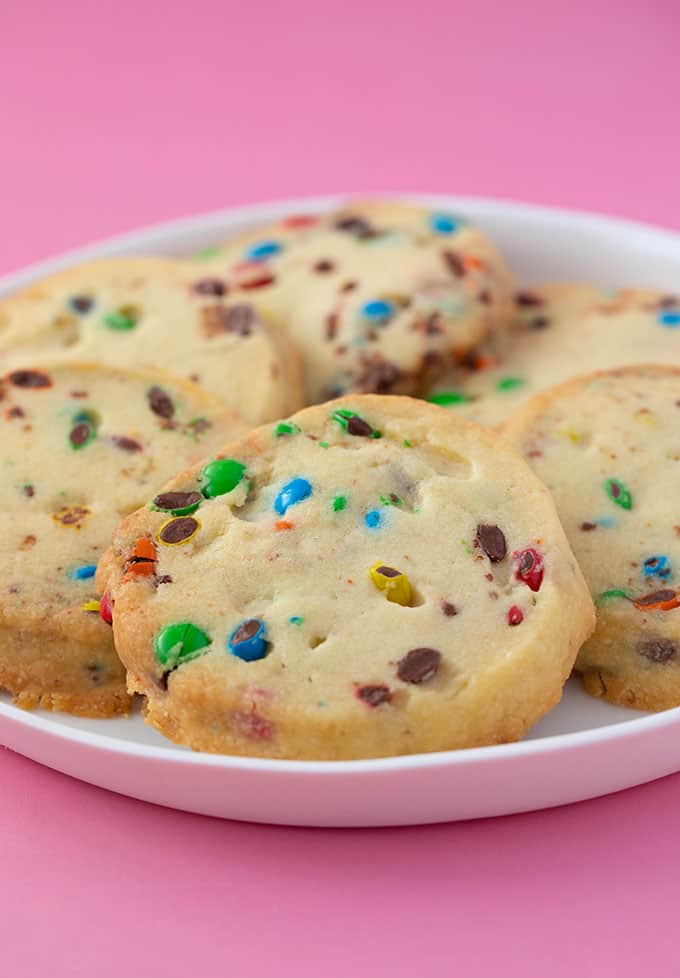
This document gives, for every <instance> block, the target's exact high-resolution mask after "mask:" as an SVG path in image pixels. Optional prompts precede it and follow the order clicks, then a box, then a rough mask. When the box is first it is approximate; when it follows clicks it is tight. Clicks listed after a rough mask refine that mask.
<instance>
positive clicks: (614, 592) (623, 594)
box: [595, 587, 630, 605]
mask: <svg viewBox="0 0 680 978" xmlns="http://www.w3.org/2000/svg"><path fill="white" fill-rule="evenodd" d="M615 598H625V599H626V600H629V599H630V595H629V594H628V592H627V591H622V590H621V588H618V587H613V588H610V590H609V591H603V592H602V593H601V594H598V595H597V597H596V598H595V604H596V605H601V604H606V603H607V602H608V601H613V600H614V599H615Z"/></svg>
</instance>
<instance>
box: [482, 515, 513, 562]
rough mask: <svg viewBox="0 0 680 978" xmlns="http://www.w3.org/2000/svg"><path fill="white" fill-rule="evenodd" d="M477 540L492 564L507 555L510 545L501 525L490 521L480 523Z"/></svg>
mask: <svg viewBox="0 0 680 978" xmlns="http://www.w3.org/2000/svg"><path fill="white" fill-rule="evenodd" d="M476 540H477V543H478V544H479V546H480V547H481V548H482V550H483V551H484V553H485V554H486V556H487V557H488V558H489V560H490V561H491V563H492V564H497V563H498V562H499V561H501V560H503V559H504V558H505V557H506V555H507V552H508V545H507V543H506V542H505V534H504V533H503V531H502V530H501V528H500V527H498V526H495V525H493V524H490V523H480V524H479V526H478V527H477V536H476Z"/></svg>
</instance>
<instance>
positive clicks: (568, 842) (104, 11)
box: [0, 0, 680, 978]
mask: <svg viewBox="0 0 680 978" xmlns="http://www.w3.org/2000/svg"><path fill="white" fill-rule="evenodd" d="M589 8H597V9H589ZM674 9H675V15H674V13H673V11H674ZM0 92H1V94H0V176H1V178H2V182H1V184H0V231H1V233H0V273H1V272H5V271H10V270H12V269H14V268H17V267H20V266H21V265H22V264H25V263H27V262H30V261H34V260H37V259H39V258H42V257H46V256H48V255H50V254H52V253H55V252H58V251H60V250H62V249H64V248H67V247H71V246H75V245H79V244H84V243H87V242H88V241H90V240H91V239H95V238H99V237H103V236H105V235H108V234H111V233H114V232H117V231H122V230H125V229H130V228H133V227H136V226H139V225H143V224H146V223H149V222H153V221H157V220H163V219H166V218H171V217H175V216H180V215H184V214H189V213H192V212H196V211H202V210H208V209H212V208H220V207H224V206H227V205H229V204H232V203H245V202H250V201H254V200H260V199H266V198H276V197H283V196H289V195H302V194H317V193H324V192H333V191H337V190H352V191H359V190H363V191H366V190H390V189H401V190H403V189H413V190H432V191H451V192H458V193H477V194H482V195H490V196H504V197H511V198H523V199H526V200H532V201H538V202H544V203H554V204H561V205H563V206H567V207H579V208H590V209H596V210H601V211H608V212H611V213H615V214H621V215H625V216H629V217H635V218H641V219H643V220H649V221H652V222H657V223H661V224H665V225H668V226H671V227H676V228H680V190H679V189H678V168H679V166H680V127H678V124H677V119H678V99H679V96H680V54H679V50H678V25H677V6H676V5H675V4H674V2H673V0H666V2H664V0H628V2H626V3H624V2H622V0H621V2H619V3H616V2H600V3H595V2H593V0H590V2H588V3H581V2H579V0H572V2H569V3H563V4H559V5H558V4H557V3H552V2H536V3H530V2H524V0H515V2H508V0H498V2H489V0H475V2H473V3H467V4H463V3H460V2H457V0H448V2H447V0H443V2H435V0H412V2H410V3H409V2H408V0H391V2H386V0H385V2H375V0H373V2H371V0H360V2H354V0H343V2H342V3H338V4H330V3H324V2H323V0H317V3H311V2H310V3H303V2H299V3H293V2H285V0H282V2H279V3H275V2H274V0H260V2H255V0H251V2H249V3H248V2H246V0H242V2H241V3H233V2H230V0H225V2H222V3H218V2H205V0H204V2H201V0H194V2H193V3H188V2H185V0H164V2H158V3H152V2H144V0H139V2H134V0H119V2H117V3H115V4H113V3H112V4H107V5H104V4H103V3H92V2H86V0H62V2H61V3H59V4H57V3H51V2H48V0H45V2H43V3H38V2H34V0H5V2H4V3H0ZM679 804H680V777H673V778H667V779H665V780H664V781H660V782H657V783H655V784H653V785H649V786H647V787H645V788H639V789H636V790H633V791H628V792H625V793H623V794H621V795H618V796H614V797H610V798H607V799H602V800H599V801H594V802H589V803H585V804H582V805H577V806H572V807H570V808H563V809H560V810H555V811H552V812H544V813H537V814H531V815H523V816H516V817H514V818H508V819H497V820H492V821H486V822H478V823H468V824H458V825H448V826H438V827H433V828H415V829H404V830H370V831H368V830H367V831H321V830H319V831H312V830H295V829H280V828H279V829H277V828H266V827H257V826H248V825H239V824H232V823H227V822H219V821H216V820H211V819H205V818H200V817H197V816H191V815H185V814H182V813H179V812H172V811H165V810H162V809H157V808H154V807H153V806H150V805H145V804H141V803H138V802H134V801H131V800H128V799H125V798H122V797H117V796H115V795H112V794H109V793H107V792H105V791H101V790H98V789H95V788H91V787H89V786H86V785H83V784H79V783H77V782H75V781H72V780H70V779H68V778H66V777H63V776H61V775H58V774H56V773H54V772H52V771H49V770H47V769H44V768H40V767H39V766H37V765H35V764H33V763H31V762H29V761H27V760H24V759H23V758H21V757H18V756H16V755H13V754H11V753H10V752H9V751H5V750H0V867H1V869H0V874H1V875H0V881H1V885H0V961H1V964H0V971H2V974H3V975H7V976H8V978H15V976H20V978H31V976H33V975H36V976H37V975H40V976H41V978H43V976H45V975H50V976H54V978H61V976H80V975H83V976H85V975H86V976H88V978H92V976H98V978H100V976H101V978H109V976H113V975H117V974H119V973H120V972H121V971H123V970H124V969H132V973H133V974H136V975H137V974H138V975H144V976H145V978H154V976H161V975H163V976H165V978H174V976H181V978H186V976H191V975H195V976H197V978H212V976H218V975H219V976H222V975H225V974H233V975H236V976H244V975H247V976H249V978H260V976H265V975H266V976H270V975H287V974H290V975H296V976H307V975H309V976H311V975H314V976H316V975H323V976H325V978H340V976H342V978H347V976H348V975H353V974H355V975H368V974H379V975H387V974H392V975H395V976H397V978H398V976H401V975H407V974H418V975H420V974H426V973H429V974H438V975H439V974H454V973H455V974H461V975H472V974H478V975H484V976H486V975H493V976H497V975H503V976H504V978H512V976H515V975H516V976H520V975H522V976H526V975H539V974H548V973H549V974H551V975H553V976H557V978H560V976H567V975H570V976H571V975H597V976H598V978H599V976H607V975H613V974H616V975H617V976H622V978H625V976H628V975H631V976H632V975H636V974H638V973H639V972H644V973H650V974H661V973H664V974H666V973H670V970H671V969H670V962H671V961H672V960H673V961H677V938H676V930H677V879H678V868H679V866H680V833H678V831H677V828H676V825H675V822H676V818H675V816H674V813H675V812H676V811H677V810H678V805H679Z"/></svg>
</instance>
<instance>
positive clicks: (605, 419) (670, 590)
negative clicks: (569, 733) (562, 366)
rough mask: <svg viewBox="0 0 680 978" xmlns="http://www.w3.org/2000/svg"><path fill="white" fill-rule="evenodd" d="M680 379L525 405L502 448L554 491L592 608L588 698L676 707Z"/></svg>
mask: <svg viewBox="0 0 680 978" xmlns="http://www.w3.org/2000/svg"><path fill="white" fill-rule="evenodd" d="M679 426H680V369H678V368H670V367H669V368H664V367H644V366H643V367H629V368H626V369H624V370H620V371H610V372H603V373H600V374H594V375H592V376H588V377H585V378H580V379H577V380H573V381H571V382H569V383H567V384H564V385H562V386H561V387H558V388H556V389H555V390H554V391H552V392H547V393H546V394H544V395H541V396H540V397H538V398H535V399H534V400H533V401H532V402H530V404H528V405H527V406H526V407H525V408H524V409H523V410H522V411H520V412H518V414H517V415H516V416H515V417H514V418H513V419H511V420H510V421H509V422H508V424H507V425H506V427H505V429H504V434H505V436H506V437H507V438H508V439H510V441H511V442H512V444H513V445H514V446H515V447H516V448H517V449H519V450H520V451H521V452H522V453H523V454H524V455H525V456H526V458H527V460H528V461H529V463H530V464H531V466H532V467H533V469H534V471H535V472H536V474H537V475H538V476H539V478H541V479H542V480H543V481H544V482H545V484H546V485H547V486H548V488H549V489H550V490H551V491H552V493H553V496H554V499H555V503H556V505H557V510H558V513H559V514H560V517H561V519H562V525H563V526H564V529H565V532H566V534H567V536H568V538H569V540H570V542H571V545H572V547H573V550H574V553H575V554H576V557H577V559H578V561H579V564H580V566H581V569H582V570H583V573H584V575H585V578H586V581H587V582H588V585H589V587H590V589H591V593H592V595H593V597H594V598H595V603H596V605H597V628H596V630H595V633H594V634H593V636H592V638H591V639H590V640H589V641H588V642H587V643H586V644H585V645H584V647H583V649H582V650H581V653H580V654H579V657H578V659H577V661H576V668H577V669H578V670H579V671H580V672H581V673H582V674H583V681H584V685H585V687H586V689H587V690H588V692H589V693H592V694H593V695H594V696H604V697H605V698H606V699H608V700H610V701H611V702H613V703H620V704H621V705H624V706H632V707H637V708H639V709H644V710H660V709H665V708H667V707H671V706H680V590H679V577H678V574H679V572H680V518H679V517H678V508H677V502H676V499H677V489H678V466H679V464H680V440H679V437H678V429H679Z"/></svg>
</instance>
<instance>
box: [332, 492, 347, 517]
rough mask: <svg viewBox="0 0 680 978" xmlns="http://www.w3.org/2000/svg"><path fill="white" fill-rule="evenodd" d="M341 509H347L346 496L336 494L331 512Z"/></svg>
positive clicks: (340, 511) (339, 511)
mask: <svg viewBox="0 0 680 978" xmlns="http://www.w3.org/2000/svg"><path fill="white" fill-rule="evenodd" d="M343 509H347V496H336V497H335V499H334V500H333V512H334V513H342V511H343Z"/></svg>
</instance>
